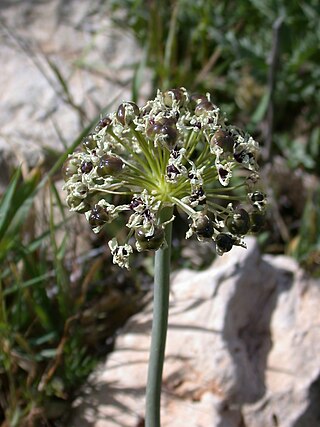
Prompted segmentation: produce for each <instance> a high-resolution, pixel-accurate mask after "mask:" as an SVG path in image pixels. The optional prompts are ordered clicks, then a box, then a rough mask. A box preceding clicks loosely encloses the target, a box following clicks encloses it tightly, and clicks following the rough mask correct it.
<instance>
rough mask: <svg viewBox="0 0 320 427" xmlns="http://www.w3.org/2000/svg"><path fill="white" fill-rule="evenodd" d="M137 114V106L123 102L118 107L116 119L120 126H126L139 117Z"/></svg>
mask: <svg viewBox="0 0 320 427" xmlns="http://www.w3.org/2000/svg"><path fill="white" fill-rule="evenodd" d="M139 112H140V110H139V107H138V106H137V104H135V103H134V102H124V103H122V104H121V105H120V106H119V108H118V111H117V114H116V117H117V120H118V121H119V122H120V123H121V124H122V126H128V125H130V124H131V123H132V122H133V119H134V118H135V117H137V116H138V115H139Z"/></svg>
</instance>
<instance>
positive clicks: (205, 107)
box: [194, 100, 216, 116]
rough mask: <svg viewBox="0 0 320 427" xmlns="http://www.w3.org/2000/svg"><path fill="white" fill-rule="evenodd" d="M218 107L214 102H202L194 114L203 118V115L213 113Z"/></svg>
mask: <svg viewBox="0 0 320 427" xmlns="http://www.w3.org/2000/svg"><path fill="white" fill-rule="evenodd" d="M215 108H216V107H215V105H213V104H212V102H210V101H208V100H206V101H202V102H200V103H199V104H198V105H197V106H196V109H195V110H194V113H195V115H196V116H202V114H205V113H207V112H208V111H212V110H214V109H215Z"/></svg>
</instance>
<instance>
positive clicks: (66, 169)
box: [62, 156, 81, 181]
mask: <svg viewBox="0 0 320 427" xmlns="http://www.w3.org/2000/svg"><path fill="white" fill-rule="evenodd" d="M80 162H81V160H80V159H78V158H74V157H72V156H71V157H69V158H68V159H67V160H66V161H65V162H64V164H63V166H62V176H63V179H64V180H65V181H68V179H69V178H71V177H72V176H73V175H75V174H76V173H78V168H79V166H80Z"/></svg>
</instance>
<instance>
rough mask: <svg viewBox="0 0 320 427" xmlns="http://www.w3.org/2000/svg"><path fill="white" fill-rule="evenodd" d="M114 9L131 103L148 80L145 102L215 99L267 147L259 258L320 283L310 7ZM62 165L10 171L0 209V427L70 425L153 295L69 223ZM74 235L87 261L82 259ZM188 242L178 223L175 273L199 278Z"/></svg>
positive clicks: (127, 5)
mask: <svg viewBox="0 0 320 427" xmlns="http://www.w3.org/2000/svg"><path fill="white" fill-rule="evenodd" d="M108 3H109V5H110V13H111V16H112V17H113V19H114V20H115V21H116V23H117V25H119V26H121V27H122V28H123V31H132V32H133V33H134V35H135V37H136V38H137V40H138V41H139V43H140V44H141V47H142V49H143V51H144V60H143V61H142V62H140V63H137V64H136V66H135V68H134V69H133V70H132V99H133V100H136V101H137V102H139V99H140V87H141V84H142V76H143V72H144V71H145V69H146V68H149V69H150V72H151V75H152V92H153V93H152V94H150V95H153V94H154V92H155V91H156V89H157V88H158V87H159V88H161V89H168V88H171V87H177V86H184V87H186V88H188V89H190V90H194V91H197V92H210V93H212V96H213V99H214V100H215V101H216V103H217V104H218V105H221V107H222V109H224V110H225V111H226V112H227V113H228V115H229V117H230V121H232V122H234V123H238V124H239V125H243V126H245V127H246V128H248V129H249V130H250V131H251V132H252V133H253V134H254V135H255V137H256V139H258V140H259V141H261V145H262V156H261V161H260V164H261V165H262V176H263V185H264V187H265V191H266V192H267V194H268V198H269V202H270V208H269V213H268V215H269V217H268V224H267V225H266V227H265V231H264V233H262V235H261V236H260V237H259V239H260V242H261V246H262V247H263V248H264V250H265V251H268V252H271V253H286V254H290V255H292V256H294V257H295V258H296V259H297V260H298V261H299V262H300V263H301V265H302V266H303V267H304V268H305V269H306V271H307V272H308V273H309V274H313V275H315V276H318V277H319V276H320V185H319V180H320V176H319V175H320V168H319V162H320V125H319V110H320V108H319V107H320V105H319V104H320V98H319V85H320V67H319V63H320V51H319V45H320V27H319V20H320V12H319V6H318V1H317V0H308V1H295V0H294V1H290V2H289V1H287V0H282V1H281V0H279V1H272V0H267V1H262V0H250V1H249V0H248V1H247V0H243V1H240V2H238V1H229V2H224V1H222V0H216V1H213V2H210V1H206V0H199V1H197V2H194V1H191V0H172V1H168V0H166V1H160V0H150V1H148V2H145V1H142V0H117V1H111V0H110V1H109V2H108ZM119 11H121V13H118V12H119ZM119 16H120V17H121V18H119ZM116 17H117V18H116ZM106 66H107V65H106ZM52 67H55V65H54V64H52ZM54 70H55V72H56V73H58V74H57V77H58V78H59V80H60V82H61V85H62V88H63V87H64V90H65V91H67V92H68V88H67V83H66V82H65V81H64V79H63V77H62V76H61V75H60V74H59V70H58V69H57V68H56V67H55V68H54ZM106 107H108V106H106ZM79 114H80V113H79ZM94 122H95V119H94V120H93V122H92V123H94ZM91 125H92V124H91ZM91 125H90V124H89V125H88V128H87V129H85V130H84V132H83V135H84V134H85V133H86V132H87V131H88V130H89V129H90V127H91ZM83 135H79V137H78V138H77V139H76V140H75V141H73V142H72V146H71V147H70V148H69V150H68V151H72V150H73V149H74V148H75V147H76V146H77V145H78V144H79V143H80V142H81V139H82V136H83ZM70 142H71V141H70ZM52 154H54V156H53V155H52ZM66 156H67V151H66V152H63V153H51V156H50V158H48V162H47V163H48V164H49V167H47V168H42V169H36V170H34V171H33V172H32V174H31V175H28V176H25V175H23V174H22V172H21V171H20V170H16V171H13V173H12V179H11V182H10V184H9V185H8V187H7V189H6V191H5V192H4V194H2V196H1V199H0V424H1V423H2V425H3V426H10V427H15V426H19V427H20V426H22V427H23V426H65V425H67V421H66V420H65V419H64V418H63V414H64V412H65V409H66V407H68V405H69V404H70V402H71V400H72V398H73V396H74V395H75V393H76V391H77V390H78V389H79V386H80V384H82V382H83V381H84V380H85V379H86V377H87V375H88V374H89V373H90V371H91V370H92V368H93V367H94V366H95V364H96V362H97V360H99V357H100V356H101V355H105V354H106V353H107V352H108V351H110V350H111V349H112V344H113V340H114V336H115V333H116V331H117V329H118V328H119V327H120V326H121V325H122V324H123V323H124V321H125V320H126V319H127V318H128V316H130V315H131V314H132V313H134V312H135V311H136V310H138V309H139V308H140V307H141V302H139V301H141V293H142V294H145V292H146V290H147V289H148V284H149V283H150V280H149V276H148V272H149V271H150V269H151V259H150V258H147V259H141V258H139V257H138V258H137V259H136V261H135V268H134V269H133V270H132V272H131V273H130V274H129V273H127V272H123V271H119V270H118V269H117V268H116V267H113V266H112V264H111V262H110V259H109V255H108V254H107V252H106V251H105V247H104V242H105V241H106V238H105V236H103V235H102V236H98V237H97V238H96V237H93V236H92V235H91V233H90V231H88V232H87V231H83V225H82V224H81V223H79V219H78V218H77V217H76V215H70V214H69V213H68V208H67V207H66V206H65V202H64V200H63V196H62V195H61V194H62V193H61V191H60V189H59V188H60V187H59V186H60V179H61V175H60V169H61V165H62V163H63V161H64V159H65V158H66ZM53 158H54V160H55V161H53V160H52V159H53ZM36 224H41V227H39V226H36ZM120 227H121V224H119V228H120ZM79 230H82V235H81V238H82V239H83V243H84V245H86V250H85V252H84V253H79V250H78V248H77V244H79V241H78V238H77V234H79ZM183 230H184V226H183V224H181V225H180V226H179V227H177V230H176V237H175V240H174V244H175V250H174V262H175V266H176V267H178V266H181V265H183V266H191V267H197V268H201V267H203V266H204V265H205V264H206V263H208V262H210V261H211V260H212V258H213V256H214V255H213V254H209V255H208V252H207V251H206V255H205V254H203V257H201V256H200V257H199V256H196V255H195V251H192V245H193V243H191V249H190V245H189V246H185V244H182V245H181V243H180V240H179V235H180V234H179V233H181V234H182V233H183V232H184V231H183ZM104 233H105V234H113V230H110V229H106V230H105V232H104ZM197 253H199V252H198V251H197Z"/></svg>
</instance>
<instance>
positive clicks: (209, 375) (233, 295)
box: [70, 239, 320, 427]
mask: <svg viewBox="0 0 320 427" xmlns="http://www.w3.org/2000/svg"><path fill="white" fill-rule="evenodd" d="M319 284H320V283H319V282H317V281H314V280H308V279H306V278H304V277H303V275H302V272H301V271H300V270H299V268H298V266H297V265H296V263H295V262H294V261H293V260H292V259H290V258H288V257H284V256H279V257H278V256H277V257H276V256H262V255H261V254H260V252H259V249H258V246H257V244H256V242H255V241H254V240H253V239H249V240H248V249H247V250H243V249H242V248H236V249H234V250H232V251H231V252H230V253H228V254H226V255H224V256H223V257H221V258H219V259H218V260H216V261H215V262H214V263H213V265H212V266H211V267H210V268H208V269H207V270H205V271H202V272H193V271H189V270H182V271H180V272H178V273H176V274H174V275H173V280H172V292H171V303H170V315H169V330H168V338H167V347H166V360H165V368H164V375H163V393H162V426H163V427H169V426H170V427H172V426H174V427H182V426H186V425H187V426H188V427H210V426H211V427H277V426H281V427H318V426H319V425H320V417H319V415H320V414H319V412H320V410H319V405H318V403H317V402H318V400H319V397H320V364H319V356H318V355H319V353H320V339H319V338H320V329H319V321H320V313H319V308H318V307H319V302H320V287H319ZM151 318H152V303H151V302H150V303H149V304H148V305H147V306H146V308H145V309H144V310H143V312H141V313H139V314H137V315H135V316H134V317H132V318H131V320H130V321H129V322H128V323H127V325H126V327H125V328H124V329H123V330H122V331H121V333H120V335H119V337H118V339H117V343H116V348H115V351H114V352H113V353H111V354H110V355H109V357H108V358H107V360H106V362H105V364H102V365H101V366H100V367H99V369H98V370H97V371H96V372H95V373H94V374H93V375H92V377H91V379H90V381H89V384H88V385H87V386H86V387H85V389H84V392H83V395H82V396H80V397H79V398H78V399H77V400H76V401H75V405H74V406H75V412H74V417H73V421H72V422H71V424H70V427H89V426H90V427H114V426H128V427H129V426H130V427H131V426H132V427H134V426H136V427H138V426H139V425H142V424H141V420H142V419H143V414H144V394H145V383H146V374H147V362H148V350H149V345H150V328H151ZM139 423H140V424H139Z"/></svg>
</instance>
